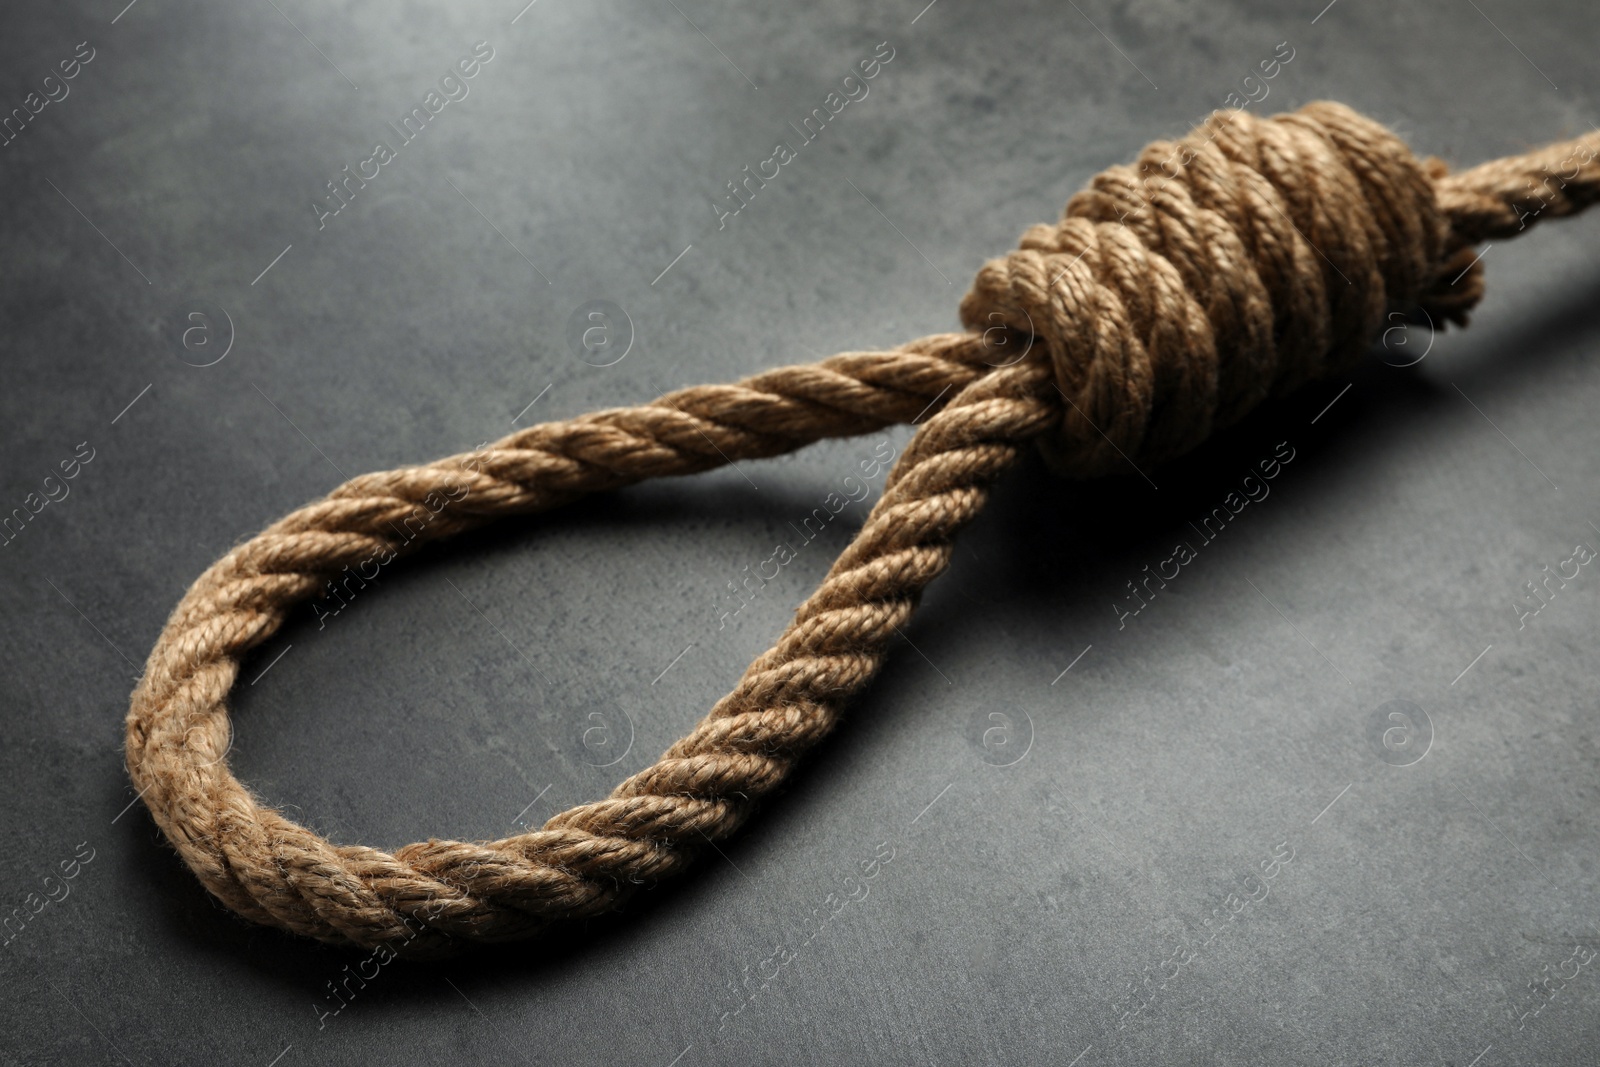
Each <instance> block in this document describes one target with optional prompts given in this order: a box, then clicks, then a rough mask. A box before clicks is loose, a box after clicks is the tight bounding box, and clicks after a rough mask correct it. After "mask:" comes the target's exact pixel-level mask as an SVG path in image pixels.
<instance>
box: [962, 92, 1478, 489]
mask: <svg viewBox="0 0 1600 1067" xmlns="http://www.w3.org/2000/svg"><path fill="white" fill-rule="evenodd" d="M1444 171H1445V168H1444V166H1443V165H1442V164H1440V163H1438V162H1437V161H1430V162H1427V163H1424V162H1423V161H1422V160H1419V159H1417V157H1416V156H1414V155H1413V154H1412V152H1411V150H1410V149H1409V148H1407V146H1406V145H1405V143H1404V142H1402V141H1401V140H1400V139H1399V138H1398V137H1396V136H1395V135H1394V134H1393V133H1391V132H1390V131H1389V130H1388V129H1386V128H1385V127H1383V126H1382V125H1380V124H1378V123H1376V122H1374V121H1372V120H1371V119H1368V118H1364V117H1363V116H1361V115H1359V114H1357V113H1356V112H1354V111H1352V110H1350V109H1349V108H1347V107H1345V106H1343V105H1342V104H1336V103H1330V102H1320V103H1315V104H1310V105H1308V106H1306V107H1304V108H1302V109H1301V110H1299V111H1296V112H1293V113H1290V114H1285V115H1277V116H1274V117H1272V118H1267V119H1258V118H1255V117H1253V116H1251V115H1250V114H1248V113H1246V112H1243V111H1218V112H1215V113H1213V114H1212V116H1211V117H1210V118H1208V119H1207V120H1206V121H1205V122H1204V123H1202V124H1201V125H1200V126H1199V127H1197V128H1196V129H1195V130H1193V131H1192V132H1191V133H1190V134H1188V135H1187V136H1186V137H1184V138H1182V139H1181V140H1179V141H1176V142H1171V141H1157V142H1155V143H1153V144H1151V145H1149V146H1148V147H1147V148H1146V149H1145V150H1144V152H1143V153H1142V154H1141V156H1140V158H1139V160H1138V162H1137V163H1136V164H1135V165H1133V166H1116V167H1112V168H1110V169H1109V170H1106V171H1104V172H1102V173H1101V174H1099V175H1098V176H1096V177H1095V179H1094V181H1093V182H1092V183H1091V184H1090V186H1089V188H1087V189H1085V190H1084V191H1082V192H1080V193H1078V194H1077V195H1076V196H1074V197H1073V198H1072V200H1071V201H1070V202H1069V203H1068V204H1067V207H1066V211H1065V212H1064V213H1063V215H1062V218H1061V221H1060V222H1059V223H1057V224H1055V225H1044V224H1041V225H1036V226H1033V227H1032V228H1030V229H1029V230H1028V231H1027V232H1026V233H1024V234H1023V236H1022V241H1021V247H1020V248H1018V249H1016V250H1015V251H1013V252H1011V253H1010V254H1008V255H1006V256H1004V257H1003V258H1000V259H993V260H990V261H989V262H988V263H987V264H985V265H984V267H983V268H982V270H980V271H979V273H978V276H977V279H976V281H975V282H974V283H973V286H972V289H971V291H970V292H969V293H968V294H967V295H966V298H965V299H964V300H963V301H962V304H961V317H962V321H963V322H964V323H965V325H966V326H967V327H968V328H969V329H972V330H992V329H993V328H995V327H997V326H1003V327H1007V328H1009V329H1011V330H1013V331H1015V332H1016V333H1017V334H1019V335H1021V336H1022V338H1023V344H1024V345H1027V344H1029V343H1030V342H1031V344H1033V345H1039V346H1042V347H1043V348H1044V350H1045V353H1046V355H1047V356H1048V358H1049V360H1050V362H1051V364H1052V365H1053V368H1054V379H1055V385H1056V387H1057V388H1058V389H1059V390H1060V392H1061V398H1060V399H1061V400H1062V401H1063V403H1062V405H1061V407H1062V413H1061V420H1060V424H1059V429H1058V432H1057V433H1055V434H1054V435H1050V436H1048V437H1047V438H1046V440H1045V442H1044V445H1045V452H1046V455H1047V457H1048V458H1049V459H1050V460H1051V462H1052V465H1053V466H1055V467H1056V468H1057V469H1058V470H1060V471H1061V472H1062V473H1066V474H1070V475H1074V476H1085V477H1086V476H1092V475H1099V474H1108V473H1114V472H1117V471H1121V472H1123V473H1126V472H1127V463H1128V462H1129V461H1132V462H1133V463H1135V464H1137V465H1139V466H1140V467H1144V466H1145V465H1146V464H1153V463H1157V462H1159V461H1161V460H1164V459H1168V458H1171V457H1173V456H1176V455H1178V454H1180V453H1183V452H1186V451H1188V450H1189V449H1191V448H1193V447H1195V446H1196V445H1198V444H1200V443H1201V442H1202V441H1204V440H1205V439H1206V437H1207V436H1209V435H1210V434H1211V433H1212V432H1213V431H1214V430H1216V429H1220V428H1221V427H1224V426H1227V425H1229V424H1231V423H1233V422H1235V421H1237V420H1238V419H1239V418H1241V417H1242V416H1243V415H1244V414H1245V413H1246V412H1248V411H1249V410H1250V409H1251V408H1253V407H1255V406H1256V405H1257V404H1258V403H1260V402H1261V401H1262V400H1263V399H1265V398H1267V397H1268V396H1270V395H1273V394H1275V393H1282V392H1287V391H1289V390H1291V389H1293V388H1295V387H1296V386H1298V385H1300V384H1303V383H1304V382H1306V381H1308V380H1310V379H1313V378H1318V377H1322V376H1324V375H1327V374H1330V373H1333V372H1335V371H1337V370H1340V369H1343V368H1346V367H1348V366H1349V365H1350V364H1352V363H1353V362H1354V361H1355V360H1357V359H1358V358H1359V357H1360V356H1361V354H1362V353H1363V352H1364V351H1365V350H1366V349H1367V347H1368V345H1369V344H1370V343H1371V341H1372V340H1373V338H1374V337H1375V336H1376V335H1377V334H1378V332H1379V330H1380V327H1381V326H1382V324H1383V322H1384V316H1385V314H1386V312H1388V311H1389V309H1390V308H1391V307H1392V306H1404V305H1408V304H1409V305H1412V306H1413V307H1415V308H1421V309H1423V310H1425V311H1427V313H1428V315H1429V317H1430V319H1432V320H1433V321H1435V322H1442V321H1444V320H1453V321H1457V322H1463V321H1464V316H1465V312H1466V310H1467V309H1468V308H1469V307H1471V305H1472V304H1473V303H1475V302H1476V300H1477V297H1478V295H1479V293H1480V292H1481V288H1482V287H1481V280H1480V278H1479V277H1478V276H1477V272H1478V270H1479V268H1478V265H1477V264H1476V263H1475V262H1473V263H1471V264H1470V265H1468V266H1462V267H1458V266H1457V265H1458V264H1459V263H1460V256H1459V254H1458V253H1460V251H1461V249H1460V248H1459V247H1458V244H1459V242H1454V241H1451V240H1450V239H1449V238H1450V233H1449V223H1448V220H1447V218H1446V217H1445V215H1444V213H1443V212H1442V211H1441V209H1440V207H1439V204H1438V201H1437V198H1436V195H1435V188H1434V182H1435V180H1436V179H1438V178H1440V177H1442V176H1443V175H1444ZM1446 267H1449V268H1450V271H1449V273H1450V274H1451V275H1456V274H1457V271H1458V270H1459V271H1460V274H1461V276H1460V277H1455V278H1452V277H1447V276H1446V274H1445V268H1446ZM1452 281H1454V283H1455V284H1453V285H1452V284H1451V283H1452Z"/></svg>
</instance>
